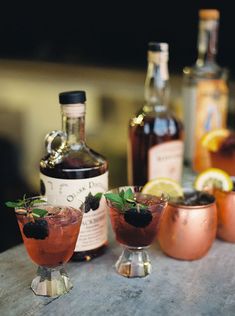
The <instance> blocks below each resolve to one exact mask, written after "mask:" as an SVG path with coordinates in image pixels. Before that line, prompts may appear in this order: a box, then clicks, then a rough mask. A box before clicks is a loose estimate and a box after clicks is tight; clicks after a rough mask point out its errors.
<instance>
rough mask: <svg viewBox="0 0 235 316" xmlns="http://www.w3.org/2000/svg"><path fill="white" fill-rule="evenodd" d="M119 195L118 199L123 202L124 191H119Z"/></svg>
mask: <svg viewBox="0 0 235 316" xmlns="http://www.w3.org/2000/svg"><path fill="white" fill-rule="evenodd" d="M119 195H120V197H121V198H122V200H123V201H124V195H125V191H124V190H121V191H120V192H119Z"/></svg>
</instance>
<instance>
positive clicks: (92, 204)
mask: <svg viewBox="0 0 235 316" xmlns="http://www.w3.org/2000/svg"><path fill="white" fill-rule="evenodd" d="M99 205H100V198H98V197H95V196H93V195H92V194H91V193H89V194H88V196H87V197H86V199H85V213H88V212H89V211H90V209H92V210H93V211H95V210H97V208H98V207H99Z"/></svg>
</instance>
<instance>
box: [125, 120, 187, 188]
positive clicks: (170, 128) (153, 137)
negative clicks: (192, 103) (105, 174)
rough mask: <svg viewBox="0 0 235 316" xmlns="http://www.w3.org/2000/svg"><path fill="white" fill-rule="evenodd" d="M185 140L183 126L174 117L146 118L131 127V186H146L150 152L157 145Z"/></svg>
mask: <svg viewBox="0 0 235 316" xmlns="http://www.w3.org/2000/svg"><path fill="white" fill-rule="evenodd" d="M181 139H183V126H182V124H181V123H180V122H179V121H178V120H177V119H175V118H174V117H172V116H169V115H166V114H165V116H163V117H150V116H145V117H144V118H143V121H142V122H141V123H140V124H133V121H132V122H131V124H130V126H129V140H130V153H129V154H130V157H129V168H130V169H131V173H132V179H129V182H131V183H130V184H133V185H144V184H145V183H146V182H147V181H148V180H149V179H148V150H149V149H150V148H151V147H152V146H154V145H157V144H162V143H164V142H167V141H172V140H181Z"/></svg>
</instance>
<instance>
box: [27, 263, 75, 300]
mask: <svg viewBox="0 0 235 316" xmlns="http://www.w3.org/2000/svg"><path fill="white" fill-rule="evenodd" d="M72 287H73V285H72V283H71V281H70V280H69V277H68V275H67V273H66V272H65V270H64V268H63V267H56V268H46V267H40V266H39V267H38V270H37V276H36V277H35V278H34V279H33V281H32V284H31V289H32V290H33V291H34V293H35V294H36V295H42V296H59V295H62V294H65V293H68V292H69V291H70V289H71V288H72Z"/></svg>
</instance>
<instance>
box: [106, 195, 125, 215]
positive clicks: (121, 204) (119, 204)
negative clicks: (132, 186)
mask: <svg viewBox="0 0 235 316" xmlns="http://www.w3.org/2000/svg"><path fill="white" fill-rule="evenodd" d="M104 196H105V197H106V199H107V200H109V201H111V202H112V203H113V204H114V205H115V206H116V207H117V208H118V209H119V210H120V211H121V210H122V208H123V207H124V201H123V199H122V197H121V196H120V195H119V194H116V193H106V194H104Z"/></svg>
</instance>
